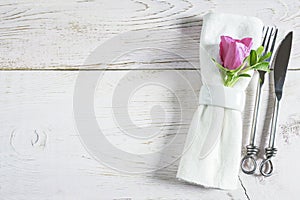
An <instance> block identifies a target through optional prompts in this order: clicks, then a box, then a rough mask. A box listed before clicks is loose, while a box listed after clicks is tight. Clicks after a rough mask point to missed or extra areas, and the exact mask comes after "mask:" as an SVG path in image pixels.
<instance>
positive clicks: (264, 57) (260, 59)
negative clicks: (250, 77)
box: [258, 52, 272, 62]
mask: <svg viewBox="0 0 300 200" xmlns="http://www.w3.org/2000/svg"><path fill="white" fill-rule="evenodd" d="M271 55H272V53H271V52H268V53H266V54H265V55H264V56H262V57H260V58H259V60H258V62H262V61H265V60H267V59H268V58H270V57H271Z"/></svg>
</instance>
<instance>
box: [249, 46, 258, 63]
mask: <svg viewBox="0 0 300 200" xmlns="http://www.w3.org/2000/svg"><path fill="white" fill-rule="evenodd" d="M256 63H257V54H256V51H255V50H251V52H250V65H251V66H252V65H255V64H256Z"/></svg>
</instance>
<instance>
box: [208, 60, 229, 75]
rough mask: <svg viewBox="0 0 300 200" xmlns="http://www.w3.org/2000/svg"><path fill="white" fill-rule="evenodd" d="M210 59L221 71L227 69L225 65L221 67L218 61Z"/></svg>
mask: <svg viewBox="0 0 300 200" xmlns="http://www.w3.org/2000/svg"><path fill="white" fill-rule="evenodd" d="M212 61H213V62H214V63H215V65H216V66H217V67H218V68H219V69H220V70H222V71H224V72H227V71H229V70H228V69H226V68H225V67H223V66H222V65H221V64H220V63H218V62H217V61H216V60H215V59H213V58H212Z"/></svg>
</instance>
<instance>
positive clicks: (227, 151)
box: [177, 13, 263, 189]
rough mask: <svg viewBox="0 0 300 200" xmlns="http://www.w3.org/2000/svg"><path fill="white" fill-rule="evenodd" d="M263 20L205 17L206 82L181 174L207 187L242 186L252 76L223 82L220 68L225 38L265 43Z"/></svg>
mask: <svg viewBox="0 0 300 200" xmlns="http://www.w3.org/2000/svg"><path fill="white" fill-rule="evenodd" d="M262 28H263V24H262V22H261V21H260V20H259V19H257V18H255V17H247V16H238V15H231V14H215V13H209V14H207V15H205V16H204V17H203V27H202V33H201V39H200V65H201V75H202V82H203V86H202V88H201V90H200V97H199V106H198V108H197V110H196V112H195V114H194V116H193V119H192V122H191V125H190V129H189V132H188V135H187V139H186V142H185V147H184V152H183V155H182V158H181V160H180V164H179V168H178V172H177V178H179V179H181V180H184V181H187V182H190V183H193V184H199V185H202V186H205V187H212V188H220V189H236V188H237V185H238V184H237V183H238V173H239V166H240V157H241V145H242V144H241V143H242V125H243V124H242V111H243V108H244V104H245V89H246V88H247V86H248V84H249V82H250V78H242V79H240V80H239V81H238V82H237V83H236V84H235V85H234V87H233V88H229V87H225V86H223V81H222V77H221V74H220V72H219V69H218V68H217V67H216V66H215V64H214V63H213V62H212V60H211V58H215V59H216V60H217V61H218V62H219V63H221V62H220V58H219V43H220V36H221V35H226V36H230V37H232V38H235V39H242V38H245V37H251V38H252V39H253V46H252V49H256V48H257V47H259V46H260V45H261V36H262Z"/></svg>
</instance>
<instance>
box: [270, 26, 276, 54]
mask: <svg viewBox="0 0 300 200" xmlns="http://www.w3.org/2000/svg"><path fill="white" fill-rule="evenodd" d="M277 32H278V28H275V33H274V38H273V42H272V46H271V49H270V52H273V50H274V47H275V42H276V38H277Z"/></svg>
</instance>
